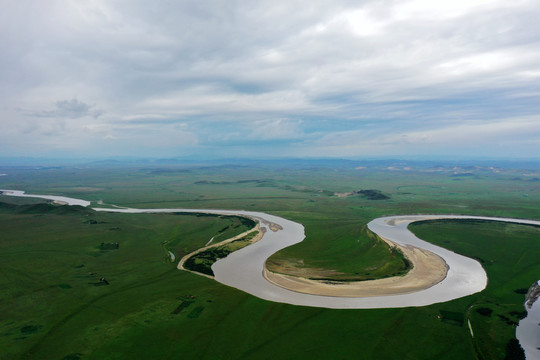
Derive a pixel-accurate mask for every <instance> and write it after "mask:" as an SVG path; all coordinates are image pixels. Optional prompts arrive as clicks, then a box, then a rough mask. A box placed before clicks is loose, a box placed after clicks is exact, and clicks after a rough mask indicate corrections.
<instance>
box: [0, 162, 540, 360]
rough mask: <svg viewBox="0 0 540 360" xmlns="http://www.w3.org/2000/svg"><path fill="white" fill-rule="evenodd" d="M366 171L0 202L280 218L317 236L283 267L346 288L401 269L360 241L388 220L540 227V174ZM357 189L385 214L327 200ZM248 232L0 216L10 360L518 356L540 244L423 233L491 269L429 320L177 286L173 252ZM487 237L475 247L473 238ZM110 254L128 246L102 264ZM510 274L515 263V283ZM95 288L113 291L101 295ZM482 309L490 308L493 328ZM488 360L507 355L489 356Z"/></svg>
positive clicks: (208, 284)
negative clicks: (441, 218) (417, 217)
mask: <svg viewBox="0 0 540 360" xmlns="http://www.w3.org/2000/svg"><path fill="white" fill-rule="evenodd" d="M356 168H357V166H356V164H354V165H351V164H348V163H347V164H340V163H337V164H336V165H335V166H334V165H328V164H327V165H325V166H321V167H314V166H312V165H310V166H300V165H297V164H295V166H291V167H279V168H277V167H275V168H262V167H257V168H254V167H239V166H222V167H199V168H193V167H192V168H182V167H165V166H163V167H158V166H148V167H141V166H139V167H135V166H133V167H122V168H119V167H118V168H117V167H109V168H96V167H93V168H90V167H88V168H86V167H79V168H77V169H74V168H47V169H35V168H32V169H31V168H0V170H1V172H2V173H7V174H8V176H2V177H0V188H13V189H21V190H26V191H29V192H34V193H38V194H39V193H43V194H59V195H66V196H73V197H78V198H84V199H87V200H92V201H94V204H97V201H99V200H103V201H104V202H105V205H100V206H107V204H115V205H119V206H132V207H146V208H150V207H190V208H222V209H245V210H259V211H264V212H267V213H274V214H276V215H279V216H282V217H285V218H289V219H291V220H294V221H297V222H300V223H302V224H304V225H305V228H306V235H307V237H306V240H305V241H304V242H302V243H300V244H298V245H295V246H293V247H291V248H288V249H286V250H284V251H283V252H280V253H278V254H276V255H275V258H276V259H283V260H286V261H290V262H297V263H302V264H303V266H305V267H307V268H318V269H331V270H334V271H336V272H341V273H343V274H352V275H357V274H355V272H359V270H358V269H364V271H366V272H367V270H365V268H366V267H370V266H372V267H377V268H379V267H380V266H383V265H384V264H386V263H388V262H389V259H391V258H392V254H391V252H390V251H389V250H388V249H387V248H386V247H383V246H380V247H378V246H377V245H373V244H372V239H370V238H369V236H368V235H367V234H365V233H364V232H363V230H362V229H363V227H364V226H365V224H367V222H369V221H370V220H371V219H373V218H375V217H378V216H382V215H390V214H411V213H444V214H448V213H461V214H474V215H491V216H509V217H521V218H533V219H540V208H539V207H538V204H539V203H540V194H539V190H538V182H535V181H530V179H533V178H535V177H540V174H538V171H536V172H535V171H533V170H523V171H522V170H519V171H518V170H508V171H506V170H504V169H503V170H500V169H496V170H497V171H498V172H495V171H494V170H491V169H488V168H471V169H469V168H467V169H462V170H463V172H471V173H473V174H474V175H473V176H453V175H456V172H457V174H459V173H460V171H461V169H459V168H458V169H455V168H454V167H453V166H449V167H448V168H443V167H432V168H425V169H412V170H403V167H400V169H401V170H394V169H395V168H396V166H393V169H386V168H383V167H373V168H370V167H369V166H368V168H358V169H356ZM198 181H207V182H208V183H199V184H195V182H198ZM212 182H227V184H219V183H217V184H216V183H212ZM358 189H377V190H379V191H381V193H382V194H386V195H388V196H389V197H390V199H386V200H370V199H368V198H366V197H364V196H360V195H358V196H349V197H344V198H338V197H336V196H334V195H333V194H334V193H335V192H341V193H343V192H352V191H355V190H358ZM0 201H8V202H10V203H11V204H22V203H27V202H28V201H30V202H33V203H39V202H42V201H41V200H38V199H16V198H8V197H0ZM89 220H94V221H95V223H94V222H93V221H89ZM239 221H240V220H238V221H237V220H234V219H230V218H223V217H207V216H201V217H197V216H193V215H190V216H186V215H172V214H169V215H166V214H131V215H130V214H105V213H94V212H91V211H89V210H87V209H83V208H76V207H75V208H67V207H61V206H56V207H52V208H51V207H50V206H43V205H39V207H36V206H23V207H21V208H18V207H12V206H11V205H3V206H1V209H0V229H1V233H0V234H1V235H0V261H1V263H0V264H1V266H0V289H1V290H0V349H2V351H0V358H1V359H19V358H21V359H63V358H65V359H84V360H86V359H104V358H107V359H130V360H131V359H148V358H159V359H176V358H184V359H267V358H280V359H293V358H294V359H318V358H328V359H477V356H476V351H478V353H479V354H481V356H483V358H484V359H488V358H494V359H497V358H499V359H503V358H504V357H505V356H506V353H507V352H509V351H513V350H512V349H515V342H511V341H510V339H511V338H512V336H513V332H512V331H513V326H514V325H513V323H514V322H517V321H518V318H519V316H521V315H520V314H521V313H522V311H523V301H524V294H522V293H519V292H520V291H521V290H520V289H526V288H528V287H529V286H530V285H531V283H532V281H534V280H537V279H531V278H530V277H531V276H532V275H533V274H536V275H535V276H537V274H538V273H540V271H538V268H537V266H538V265H537V261H534V262H532V260H531V257H529V255H528V254H529V253H530V254H531V256H533V255H534V254H538V246H539V244H538V243H539V241H538V233H537V232H534V231H538V229H535V228H531V227H523V226H517V225H508V226H510V228H505V226H504V225H501V226H498V227H495V228H494V227H493V226H492V224H450V225H451V227H450V228H440V227H439V226H450V225H447V224H443V225H436V228H437V229H439V230H436V229H435V230H434V229H432V228H429V229H428V227H430V226H431V225H429V224H422V225H418V227H417V228H415V231H418V232H419V234H420V231H423V229H427V230H425V231H427V232H428V234H425V238H426V239H428V240H430V239H431V238H433V239H434V241H437V242H439V243H441V244H442V245H443V246H445V247H448V248H450V249H452V250H455V251H458V252H461V251H463V253H465V252H466V251H467V252H470V256H474V257H477V258H479V259H481V260H482V261H484V263H483V266H484V267H485V268H486V270H487V271H488V275H489V276H490V281H489V285H488V289H487V290H486V291H484V292H482V293H479V294H475V295H472V296H468V297H466V298H462V299H458V300H455V301H451V302H447V303H443V304H435V305H431V306H427V307H421V308H407V309H381V310H329V309H317V308H306V307H297V306H291V305H286V304H278V303H271V302H267V301H263V300H260V299H257V298H254V297H253V296H250V295H247V294H245V293H243V292H240V291H238V290H235V289H231V288H228V287H226V286H223V285H221V284H219V283H216V282H215V281H213V280H210V279H207V278H204V277H201V276H197V275H195V274H192V273H188V272H181V271H178V270H176V264H173V263H171V262H170V260H169V256H168V254H167V251H168V250H171V251H173V252H174V253H175V255H176V258H177V259H179V258H180V257H182V256H183V255H185V254H187V253H189V252H191V251H193V250H195V249H198V248H200V247H202V246H204V245H205V244H206V243H207V242H208V240H210V238H212V237H213V236H215V235H217V234H219V232H220V231H221V230H223V229H224V228H227V230H226V231H224V232H223V233H222V234H221V235H220V238H221V240H223V239H225V238H227V237H230V236H232V235H234V234H237V233H240V232H243V231H244V230H241V229H240V228H239V227H238V228H235V226H236V225H237V224H239ZM462 226H463V227H464V228H462ZM477 226H478V227H479V228H478V229H477V231H476V232H474V233H471V231H469V229H472V228H473V227H477ZM464 229H466V230H464ZM489 229H493V233H490V231H489ZM442 234H444V236H445V237H444V238H442V237H441V236H442ZM470 234H473V235H470ZM497 234H498V235H497ZM514 234H517V235H516V236H514ZM421 236H423V235H421ZM463 236H465V237H464V238H463ZM484 236H487V237H486V238H484ZM458 239H463V241H458ZM216 240H217V241H220V239H218V238H217V237H216V239H215V240H214V241H216ZM102 242H103V243H105V244H108V243H114V244H115V243H116V242H118V243H119V245H120V246H119V249H117V250H100V249H99V245H100V244H101V243H102ZM460 247H463V249H460ZM535 256H536V259H537V258H538V255H535ZM374 257H379V258H378V259H376V260H373V259H372V258H374ZM505 257H508V260H506V259H505ZM381 259H383V260H381ZM510 259H513V261H514V264H518V265H512V268H511V269H510V268H509V267H508V264H509V263H510V261H511V260H510ZM371 261H379V263H378V266H375V265H368V264H370V262H371ZM358 264H360V266H359V265H358ZM526 269H530V271H532V272H533V273H531V272H530V271H529V270H526ZM374 270H375V269H372V270H370V271H369V272H371V271H374ZM507 270H508V271H510V273H507ZM391 271H394V270H390V272H391ZM340 276H343V275H340ZM101 277H105V278H106V280H107V281H108V282H109V283H110V284H109V285H108V286H97V285H96V284H98V283H101V281H100V278H101ZM507 304H510V305H507ZM477 308H478V309H480V308H487V309H491V310H492V313H491V316H487V315H484V314H482V313H480V312H477V311H476V309H477ZM499 315H501V316H503V317H504V318H503V317H501V316H499ZM468 320H470V321H471V326H472V328H473V330H474V332H475V338H474V342H473V341H472V340H471V336H470V333H469V329H468ZM490 326H497V329H499V327H501V328H500V331H501V332H500V336H499V335H497V334H499V332H497V333H496V334H495V335H496V336H492V335H493V334H488V335H486V333H489V331H488V329H489V328H490ZM23 329H24V330H25V331H23ZM483 334H484V335H483ZM512 344H513V345H512ZM486 349H488V350H486ZM489 349H497V350H493V351H492V352H488V353H486V351H489ZM482 354H483V355H482ZM491 355H493V356H492V357H491Z"/></svg>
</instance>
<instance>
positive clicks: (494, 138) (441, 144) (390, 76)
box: [0, 0, 540, 158]
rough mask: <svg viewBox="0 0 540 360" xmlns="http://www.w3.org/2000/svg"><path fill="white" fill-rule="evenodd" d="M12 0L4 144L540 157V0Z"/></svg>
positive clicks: (5, 36)
mask: <svg viewBox="0 0 540 360" xmlns="http://www.w3.org/2000/svg"><path fill="white" fill-rule="evenodd" d="M0 4H1V11H0V156H4V157H5V156H48V157H50V156H70V157H76V156H81V157H107V156H144V157H184V156H194V157H241V156H244V157H281V156H294V157H303V156H306V157H328V156H335V157H348V158H361V157H372V156H405V157H406V156H418V155H420V156H421V155H425V156H430V157H437V156H444V157H461V156H478V157H517V158H527V157H537V158H538V157H539V156H540V26H539V25H538V21H539V20H538V19H540V2H539V1H538V0H512V1H508V0H500V1H499V0H495V1H490V0H450V1H445V0H436V1H434V0H411V1H408V0H396V1H385V0H373V1H336V0H331V1H318V0H310V1H294V0H288V1H265V0H258V1H242V0H238V1H235V0H232V1H231V0H228V1H212V0H207V1H165V0H163V1H139V0H125V1H122V0H119V1H115V0H103V1H99V0H96V1H91V0H85V1H80V0H73V1H67V0H47V1H42V0H36V1H30V0H18V1H11V0H0Z"/></svg>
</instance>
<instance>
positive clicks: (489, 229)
mask: <svg viewBox="0 0 540 360" xmlns="http://www.w3.org/2000/svg"><path fill="white" fill-rule="evenodd" d="M410 229H411V230H412V231H414V232H415V233H416V234H417V235H418V236H419V237H420V238H423V239H429V240H430V241H431V242H433V243H435V244H438V245H440V246H443V247H448V248H450V249H452V250H454V251H456V252H457V253H460V254H463V255H466V256H469V257H473V258H476V259H478V260H479V261H480V262H481V263H482V266H483V267H484V269H485V270H486V272H487V274H488V278H489V282H488V286H487V289H486V290H484V291H483V292H482V293H480V294H475V295H472V296H470V298H471V301H470V304H469V307H468V308H466V309H465V308H462V315H461V318H462V319H465V317H466V318H467V320H470V322H471V326H472V329H473V331H474V339H473V344H474V347H475V349H476V350H477V352H478V355H479V358H480V359H504V358H505V356H506V355H507V354H514V355H513V356H516V355H515V353H516V352H517V353H519V352H518V351H516V348H515V343H514V342H513V340H512V339H513V337H514V334H515V328H516V325H517V323H518V322H519V320H520V319H521V318H523V317H525V316H526V315H527V314H526V312H525V309H524V307H523V303H524V295H523V291H522V289H523V288H522V285H523V284H529V285H530V284H532V283H533V282H535V281H536V280H538V277H539V274H540V262H539V261H538V259H540V228H538V227H534V226H524V225H513V224H504V223H496V222H489V221H472V220H467V221H456V220H438V221H429V222H423V223H416V224H411V226H410ZM456 302H459V300H457V301H456ZM441 315H443V314H442V313H441ZM442 318H443V320H444V319H445V318H447V316H445V315H443V316H442ZM453 319H454V320H455V319H457V317H454V318H453ZM462 321H463V320H462ZM518 349H519V347H518ZM510 358H519V357H510Z"/></svg>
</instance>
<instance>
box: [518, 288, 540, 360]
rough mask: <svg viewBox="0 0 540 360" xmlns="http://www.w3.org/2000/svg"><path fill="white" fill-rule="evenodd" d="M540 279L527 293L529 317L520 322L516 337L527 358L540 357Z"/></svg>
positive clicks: (535, 359) (531, 359)
mask: <svg viewBox="0 0 540 360" xmlns="http://www.w3.org/2000/svg"><path fill="white" fill-rule="evenodd" d="M539 297H540V280H538V281H537V282H536V283H535V284H533V285H532V286H531V288H530V289H529V292H528V293H527V300H526V301H525V309H527V317H526V318H524V319H522V320H521V321H520V322H519V326H518V327H517V329H516V337H517V338H518V340H519V344H520V345H521V347H522V348H523V349H524V350H525V358H526V359H527V360H538V359H540V300H538V298H539Z"/></svg>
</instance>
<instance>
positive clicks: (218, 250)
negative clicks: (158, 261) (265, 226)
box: [184, 223, 258, 276]
mask: <svg viewBox="0 0 540 360" xmlns="http://www.w3.org/2000/svg"><path fill="white" fill-rule="evenodd" d="M253 225H255V223H253ZM257 233H258V232H257V231H252V232H250V233H248V234H247V235H245V236H242V237H241V238H239V239H236V240H234V241H231V242H230V243H227V244H223V245H220V246H216V247H213V248H210V249H207V250H205V251H201V252H200V253H197V254H195V255H193V256H191V257H190V258H189V259H187V260H186V262H185V263H184V267H185V268H186V269H188V270H192V271H196V272H200V273H202V274H206V275H210V276H214V272H213V271H212V269H211V266H212V264H214V263H215V262H216V261H218V260H219V259H223V258H225V257H227V255H229V254H230V253H232V252H233V251H236V250H240V249H241V248H243V247H246V246H248V245H249V244H251V240H252V239H253V238H254V237H255V235H257Z"/></svg>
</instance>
